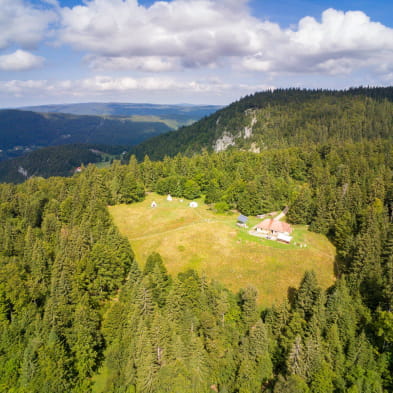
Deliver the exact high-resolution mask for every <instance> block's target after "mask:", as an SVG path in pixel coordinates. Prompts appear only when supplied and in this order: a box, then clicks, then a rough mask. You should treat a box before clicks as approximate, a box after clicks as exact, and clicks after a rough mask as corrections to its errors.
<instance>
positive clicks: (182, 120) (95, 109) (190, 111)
mask: <svg viewBox="0 0 393 393" xmlns="http://www.w3.org/2000/svg"><path fill="white" fill-rule="evenodd" d="M220 108H222V106H218V105H192V104H177V105H159V104H149V103H120V102H108V103H105V102H87V103H72V104H55V105H39V106H26V107H21V108H17V109H21V110H28V111H33V112H40V113H69V114H73V115H92V116H111V117H113V116H116V117H118V116H121V117H128V118H130V119H131V120H134V121H158V122H163V123H165V124H167V125H168V126H169V127H170V128H173V129H176V128H178V127H180V126H184V125H189V124H191V123H193V122H195V121H197V120H199V119H201V118H202V117H204V116H208V115H210V114H211V113H213V112H215V111H217V110H218V109H220Z"/></svg>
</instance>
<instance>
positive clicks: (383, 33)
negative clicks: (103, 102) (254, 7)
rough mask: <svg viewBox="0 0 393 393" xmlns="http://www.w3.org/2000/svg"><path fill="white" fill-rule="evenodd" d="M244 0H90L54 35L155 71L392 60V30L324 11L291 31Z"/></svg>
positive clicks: (325, 69) (329, 67)
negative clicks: (148, 1)
mask: <svg viewBox="0 0 393 393" xmlns="http://www.w3.org/2000/svg"><path fill="white" fill-rule="evenodd" d="M247 3H248V2H247V0H172V1H171V2H163V1H156V2H155V3H153V5H152V6H151V7H144V6H142V5H140V4H139V3H138V1H137V0H91V1H86V2H85V3H84V5H80V6H76V7H73V8H63V9H62V10H61V20H62V23H61V25H62V27H61V28H60V31H59V40H60V41H61V42H63V43H67V44H70V45H71V46H72V47H74V48H76V49H78V50H81V51H86V52H88V53H89V54H90V55H89V56H87V59H89V60H90V62H91V66H92V67H93V68H96V69H102V70H108V69H118V70H125V69H130V70H139V71H147V72H161V71H169V70H178V69H179V68H205V67H211V66H216V67H220V66H222V65H223V64H231V65H232V66H233V67H235V68H236V67H239V66H240V67H243V69H246V70H249V71H256V72H264V73H269V74H273V75H274V74H278V73H310V72H311V73H320V74H333V75H334V74H345V73H351V72H352V71H353V70H355V69H358V68H362V67H369V68H372V69H374V70H376V69H377V68H378V69H381V65H383V64H389V63H391V62H392V61H393V29H390V28H388V27H386V26H384V25H382V24H380V23H377V22H373V21H371V20H370V18H369V17H368V16H367V15H366V14H364V13H363V12H360V11H349V12H341V11H336V10H334V9H328V10H326V11H325V12H324V13H323V14H322V19H321V21H317V20H316V19H315V18H312V17H305V18H303V19H301V20H300V21H299V24H298V26H297V27H296V28H291V29H281V28H280V26H279V25H278V24H275V23H271V22H269V21H262V20H260V19H257V18H255V17H253V16H252V15H251V13H250V10H249V9H248V7H247Z"/></svg>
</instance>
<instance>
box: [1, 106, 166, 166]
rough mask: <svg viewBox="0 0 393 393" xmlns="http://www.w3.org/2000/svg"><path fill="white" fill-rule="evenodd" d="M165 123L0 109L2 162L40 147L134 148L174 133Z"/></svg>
mask: <svg viewBox="0 0 393 393" xmlns="http://www.w3.org/2000/svg"><path fill="white" fill-rule="evenodd" d="M170 130H171V129H170V127H168V126H167V125H166V124H164V123H161V122H154V121H150V122H149V121H145V122H142V121H141V122H139V121H132V120H131V119H129V118H115V117H112V118H110V117H103V116H83V115H70V114H66V113H35V112H31V111H22V110H12V109H2V110H0V160H5V159H8V158H12V157H18V156H20V155H22V154H23V153H25V152H27V151H31V150H35V149H37V148H39V147H45V146H57V145H68V144H75V143H85V144H106V145H117V146H118V145H127V146H130V145H133V144H137V143H140V142H141V141H143V140H145V139H147V138H149V137H151V136H154V135H158V134H160V133H162V132H168V131H170Z"/></svg>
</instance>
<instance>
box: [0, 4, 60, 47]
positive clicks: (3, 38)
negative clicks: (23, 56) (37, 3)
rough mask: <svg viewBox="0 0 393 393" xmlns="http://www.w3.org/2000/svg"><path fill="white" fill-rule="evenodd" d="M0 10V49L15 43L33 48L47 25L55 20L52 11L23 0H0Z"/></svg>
mask: <svg viewBox="0 0 393 393" xmlns="http://www.w3.org/2000/svg"><path fill="white" fill-rule="evenodd" d="M0 10H1V12H0V26H1V29H0V49H4V48H7V47H9V46H11V45H15V44H16V45H20V46H21V47H22V48H25V49H31V48H34V47H35V46H36V45H37V44H38V43H39V42H40V41H41V40H42V39H43V37H44V35H45V32H46V31H47V27H48V25H49V24H50V23H51V22H53V21H55V20H56V14H55V13H53V12H52V11H49V10H43V9H38V8H35V7H33V6H32V5H31V4H29V3H27V2H24V1H23V0H0Z"/></svg>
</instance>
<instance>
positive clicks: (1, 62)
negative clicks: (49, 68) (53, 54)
mask: <svg viewBox="0 0 393 393" xmlns="http://www.w3.org/2000/svg"><path fill="white" fill-rule="evenodd" d="M44 61H45V59H44V58H43V57H41V56H35V55H33V54H31V53H30V52H26V51H24V50H21V49H18V50H16V51H15V52H14V53H11V54H8V55H1V56H0V71H26V70H31V69H33V68H38V67H41V66H42V65H43V64H44Z"/></svg>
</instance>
